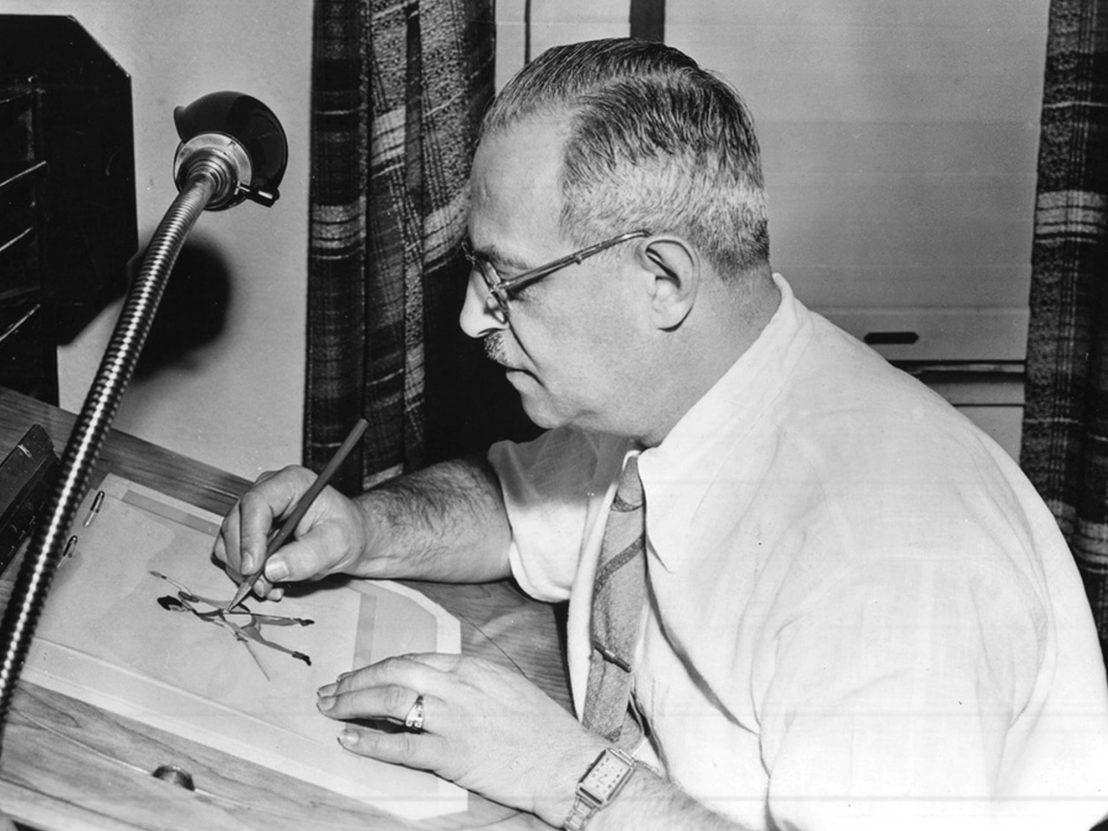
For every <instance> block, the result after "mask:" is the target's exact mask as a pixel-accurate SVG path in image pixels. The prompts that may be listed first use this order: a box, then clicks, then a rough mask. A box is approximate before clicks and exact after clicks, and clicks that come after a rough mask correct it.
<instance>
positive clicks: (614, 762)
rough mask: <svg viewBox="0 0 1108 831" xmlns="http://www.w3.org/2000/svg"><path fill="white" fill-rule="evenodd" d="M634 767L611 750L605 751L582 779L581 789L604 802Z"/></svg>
mask: <svg viewBox="0 0 1108 831" xmlns="http://www.w3.org/2000/svg"><path fill="white" fill-rule="evenodd" d="M632 767H633V765H631V764H629V763H628V762H626V761H624V760H623V759H621V758H620V757H619V756H616V755H615V754H614V753H612V752H611V751H605V752H604V753H603V754H602V755H601V756H600V758H599V759H597V760H596V761H595V762H594V763H593V766H592V767H591V768H589V770H588V772H587V773H586V774H585V776H584V777H583V778H582V779H581V789H582V790H584V791H586V792H587V793H588V794H589V796H591V797H593V798H594V799H596V800H597V801H599V802H602V803H603V802H605V801H607V799H608V797H610V796H611V795H612V793H613V792H614V791H615V790H616V789H617V788H618V787H619V786H620V785H622V784H623V782H624V780H625V779H626V777H627V775H628V774H629V773H630V772H631V770H632Z"/></svg>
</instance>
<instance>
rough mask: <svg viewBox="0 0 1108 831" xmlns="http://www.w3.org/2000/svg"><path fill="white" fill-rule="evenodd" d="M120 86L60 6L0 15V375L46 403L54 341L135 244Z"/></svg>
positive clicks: (91, 308)
mask: <svg viewBox="0 0 1108 831" xmlns="http://www.w3.org/2000/svg"><path fill="white" fill-rule="evenodd" d="M132 136H133V127H132V117H131V86H130V78H129V77H128V76H127V73H126V72H124V71H123V69H122V68H121V67H120V66H119V65H118V64H117V63H116V62H115V61H114V60H112V58H111V56H109V55H108V54H107V53H106V52H105V51H104V50H103V49H102V48H101V47H100V46H99V44H97V43H96V42H95V41H94V40H93V39H92V37H91V36H90V35H89V34H88V33H87V32H86V31H85V30H84V29H83V28H82V27H81V26H80V24H79V23H78V22H77V21H76V20H74V19H73V18H71V17H66V16H58V15H0V385H3V386H7V387H10V388H12V389H16V390H18V391H20V392H23V393H26V394H28V395H32V396H34V397H36V398H39V399H41V400H43V401H48V402H50V403H55V404H56V403H57V399H58V372H57V358H56V354H57V346H58V344H61V343H68V342H69V341H70V340H72V338H73V337H74V336H75V335H76V334H77V333H78V332H80V331H81V329H82V328H84V326H85V325H86V324H87V323H88V322H89V321H90V320H91V319H92V318H93V317H94V316H95V315H96V314H97V313H98V312H99V311H100V310H101V309H102V308H103V307H104V306H105V305H106V304H107V303H108V302H110V301H111V300H112V299H113V298H115V297H117V296H118V295H120V294H121V293H122V291H123V289H124V288H125V286H126V267H127V263H128V261H129V260H130V258H131V257H132V255H133V254H134V252H135V250H136V248H137V232H136V221H135V193H134V161H133V159H134V151H133V138H132Z"/></svg>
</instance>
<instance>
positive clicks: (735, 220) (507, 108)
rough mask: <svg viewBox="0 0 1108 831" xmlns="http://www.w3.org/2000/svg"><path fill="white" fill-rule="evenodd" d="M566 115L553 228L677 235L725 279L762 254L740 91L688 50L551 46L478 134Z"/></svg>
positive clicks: (752, 146) (764, 257) (762, 225)
mask: <svg viewBox="0 0 1108 831" xmlns="http://www.w3.org/2000/svg"><path fill="white" fill-rule="evenodd" d="M536 116H554V117H562V116H564V117H566V118H568V119H569V133H570V134H569V138H568V140H567V142H566V146H565V148H564V153H563V159H562V171H561V188H562V197H563V207H562V216H561V222H562V231H563V233H565V234H566V235H567V236H568V237H570V239H572V240H574V241H576V242H578V243H579V244H580V245H589V244H591V243H594V242H596V241H597V240H599V239H604V238H607V237H611V236H614V235H617V234H620V233H623V232H624V231H629V230H633V229H636V228H647V229H649V230H651V231H654V232H658V233H661V232H666V231H668V232H671V233H676V234H681V235H683V236H685V237H687V238H688V239H689V241H690V242H692V243H693V244H694V245H695V246H697V248H698V249H699V250H700V251H701V253H702V255H704V256H705V257H706V258H707V259H708V261H709V262H710V263H711V264H712V265H713V266H714V267H715V268H716V269H717V270H718V271H719V272H720V273H721V274H722V275H724V276H727V275H729V274H733V273H736V272H742V271H747V270H749V269H752V268H755V267H757V266H760V265H763V264H765V263H767V262H768V260H769V233H768V229H767V221H766V204H765V190H764V183H763V178H762V165H761V154H760V152H759V149H758V140H757V138H756V137H755V134H754V125H753V119H752V118H751V116H750V112H749V111H748V110H747V108H746V105H745V104H744V103H743V100H742V98H741V97H740V96H739V94H738V93H737V92H736V91H735V90H734V89H733V88H732V87H731V86H729V85H728V84H727V83H726V82H725V81H723V80H721V79H720V78H718V77H717V76H716V75H714V74H712V73H710V72H708V71H706V70H704V69H701V68H700V66H699V65H698V64H697V63H696V62H695V61H694V60H693V59H692V58H690V57H689V56H687V55H685V54H684V53H683V52H680V51H679V50H677V49H674V48H672V47H669V46H665V45H663V44H660V43H652V42H648V41H638V40H632V39H626V38H619V39H607V40H594V41H586V42H584V43H576V44H571V45H567V46H556V47H554V48H552V49H549V50H548V51H546V52H544V53H543V54H542V55H540V56H539V57H538V58H537V59H536V60H535V61H533V62H531V63H530V64H528V65H527V66H526V67H524V68H523V69H522V70H520V72H519V73H518V74H517V75H516V76H515V77H514V78H513V79H512V80H511V81H510V82H509V83H508V85H507V86H506V87H505V88H504V90H503V91H502V92H501V93H500V95H498V96H497V98H496V100H495V101H494V102H493V104H492V106H491V107H490V108H489V111H488V112H487V113H486V114H485V118H484V121H483V123H482V126H481V136H482V137H484V136H486V135H490V134H492V133H496V132H499V131H501V130H505V129H507V128H509V127H511V126H512V125H513V124H516V123H518V122H520V121H524V120H526V119H528V118H531V117H536Z"/></svg>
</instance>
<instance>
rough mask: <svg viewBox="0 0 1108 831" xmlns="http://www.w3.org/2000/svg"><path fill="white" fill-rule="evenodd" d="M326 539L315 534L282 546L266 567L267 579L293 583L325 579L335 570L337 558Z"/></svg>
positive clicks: (311, 533)
mask: <svg viewBox="0 0 1108 831" xmlns="http://www.w3.org/2000/svg"><path fill="white" fill-rule="evenodd" d="M323 536H324V535H323V534H321V533H318V532H317V531H312V532H309V533H308V534H306V535H304V536H303V537H301V538H300V539H297V540H293V541H292V542H289V543H286V544H285V545H283V546H281V548H280V549H279V550H278V551H277V552H276V553H274V555H273V556H272V557H270V558H269V560H268V561H267V562H266V564H265V579H266V580H268V581H269V582H270V583H294V582H299V581H301V580H316V579H319V578H321V577H326V576H327V575H328V574H330V573H331V572H332V571H334V567H335V562H334V561H335V557H334V556H333V555H332V554H330V553H329V552H330V548H331V547H330V546H327V545H325V544H324V540H323Z"/></svg>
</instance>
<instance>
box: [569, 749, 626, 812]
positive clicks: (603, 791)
mask: <svg viewBox="0 0 1108 831" xmlns="http://www.w3.org/2000/svg"><path fill="white" fill-rule="evenodd" d="M634 772H635V760H634V759H632V758H631V757H630V756H628V755H627V754H626V753H624V752H623V751H622V750H618V749H616V748H614V747H610V748H607V749H606V750H604V751H603V752H602V753H601V754H600V755H599V756H597V757H596V760H595V761H594V762H593V763H592V764H591V765H589V769H588V770H586V771H585V775H584V776H582V777H581V779H580V780H579V781H578V782H577V794H576V795H575V796H574V798H573V807H572V808H571V809H570V811H569V816H568V817H566V821H565V822H564V823H562V827H563V828H565V829H566V831H583V829H584V828H585V823H586V822H588V821H589V819H590V818H591V817H592V815H593V814H595V813H596V812H597V811H599V810H600V809H601V808H603V807H604V806H605V805H607V804H608V803H609V802H611V801H612V800H613V799H614V798H615V796H616V794H618V793H619V792H620V790H622V788H623V786H624V785H626V784H627V780H628V779H630V778H631V774H633V773H634Z"/></svg>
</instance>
